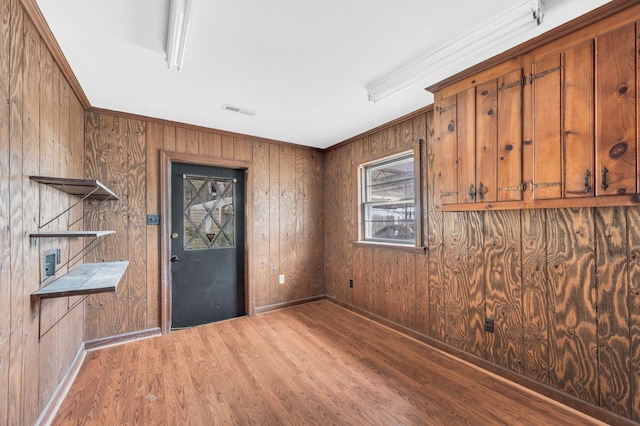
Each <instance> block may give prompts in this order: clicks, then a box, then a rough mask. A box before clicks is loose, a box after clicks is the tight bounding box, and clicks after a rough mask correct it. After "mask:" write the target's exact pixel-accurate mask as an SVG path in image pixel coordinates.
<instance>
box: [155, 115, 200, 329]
mask: <svg viewBox="0 0 640 426" xmlns="http://www.w3.org/2000/svg"><path fill="white" fill-rule="evenodd" d="M200 147H202V145H200ZM146 148H147V152H146V160H147V168H146V170H145V176H146V181H145V194H146V209H145V212H146V214H157V215H159V214H160V182H158V179H156V178H155V177H156V176H157V175H158V174H159V173H160V151H161V150H162V149H163V148H164V132H163V126H162V125H161V124H158V123H147V138H146ZM146 233H147V235H146V238H147V247H146V251H147V258H148V259H153V258H154V257H155V258H157V259H159V256H158V254H159V253H160V226H147V227H146ZM144 260H145V263H146V268H147V270H146V275H147V283H146V285H147V290H146V293H147V294H146V295H147V303H146V305H147V306H146V308H147V312H146V316H147V323H146V324H145V325H144V327H145V328H146V327H147V324H159V323H160V320H159V318H160V317H159V315H160V265H159V262H152V261H147V259H144Z"/></svg>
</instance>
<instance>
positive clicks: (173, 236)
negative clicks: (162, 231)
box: [171, 232, 178, 240]
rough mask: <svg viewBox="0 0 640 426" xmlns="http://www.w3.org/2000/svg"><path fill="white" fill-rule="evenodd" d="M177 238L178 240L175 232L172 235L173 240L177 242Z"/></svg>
mask: <svg viewBox="0 0 640 426" xmlns="http://www.w3.org/2000/svg"><path fill="white" fill-rule="evenodd" d="M176 238H178V233H177V232H174V233H173V234H171V239H172V240H175V239H176Z"/></svg>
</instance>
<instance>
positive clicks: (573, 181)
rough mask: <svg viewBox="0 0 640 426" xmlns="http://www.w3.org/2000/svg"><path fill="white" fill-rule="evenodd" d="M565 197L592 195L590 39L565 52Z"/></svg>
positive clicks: (591, 45)
mask: <svg viewBox="0 0 640 426" xmlns="http://www.w3.org/2000/svg"><path fill="white" fill-rule="evenodd" d="M563 56H564V66H563V70H564V83H563V89H564V99H563V112H564V125H563V127H564V129H563V130H564V131H563V136H564V156H563V157H564V158H563V164H564V170H565V172H564V179H563V181H564V182H565V185H564V191H565V194H564V196H565V197H566V198H575V197H591V196H593V195H594V186H595V185H594V182H595V176H594V169H593V156H594V153H593V150H594V145H593V122H594V108H593V90H594V89H593V86H594V75H593V70H594V64H593V62H594V60H593V57H594V54H593V42H592V41H591V40H589V41H588V42H585V43H582V44H580V45H578V46H576V47H574V48H572V49H568V50H567V51H566V52H564V55H563Z"/></svg>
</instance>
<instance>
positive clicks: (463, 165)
mask: <svg viewBox="0 0 640 426" xmlns="http://www.w3.org/2000/svg"><path fill="white" fill-rule="evenodd" d="M475 110H476V90H475V88H471V89H468V90H466V91H464V92H461V93H458V95H457V129H458V134H457V141H456V143H457V145H458V159H457V160H458V162H457V164H456V166H457V172H458V203H473V202H475V200H476V192H477V190H476V189H475V188H476V187H477V184H478V183H477V182H476V114H475Z"/></svg>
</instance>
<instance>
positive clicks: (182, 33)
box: [167, 0, 191, 71]
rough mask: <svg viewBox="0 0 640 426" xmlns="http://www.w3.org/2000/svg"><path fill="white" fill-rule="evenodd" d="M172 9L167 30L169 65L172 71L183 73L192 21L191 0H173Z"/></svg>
mask: <svg viewBox="0 0 640 426" xmlns="http://www.w3.org/2000/svg"><path fill="white" fill-rule="evenodd" d="M170 7H171V9H170V11H169V26H168V28H167V63H168V64H169V69H170V70H173V69H177V70H178V71H181V70H182V64H183V63H184V50H185V46H186V44H187V36H188V35H189V24H190V21H191V0H171V6H170Z"/></svg>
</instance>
